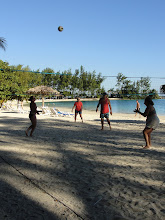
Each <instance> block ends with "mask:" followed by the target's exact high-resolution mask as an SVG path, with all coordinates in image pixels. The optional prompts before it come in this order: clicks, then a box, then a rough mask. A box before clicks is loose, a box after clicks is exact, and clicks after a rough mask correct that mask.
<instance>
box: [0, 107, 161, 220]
mask: <svg viewBox="0 0 165 220" xmlns="http://www.w3.org/2000/svg"><path fill="white" fill-rule="evenodd" d="M25 110H26V111H25V112H24V113H18V112H16V111H2V110H1V111H0V165H1V173H0V179H1V181H0V219H2V220H3V219H5V220H6V219H7V220H22V219H25V220H33V219H37V220H40V219H44V220H45V219H46V220H54V219H55V220H56V219H59V220H63V219H67V220H78V219H87V220H88V219H91V220H121V219H123V220H134V219H137V220H142V219H147V220H159V219H160V220H164V219H165V196H164V194H165V169H164V167H165V116H160V122H161V123H160V125H159V127H158V129H157V130H155V131H154V132H153V133H152V148H151V149H148V150H143V149H142V146H143V145H144V139H143V135H142V130H143V129H144V126H145V118H144V117H142V116H141V117H139V116H136V117H135V115H134V114H129V115H128V114H113V115H112V116H111V117H110V120H111V126H112V130H111V131H110V130H109V127H108V125H107V123H106V122H105V129H104V130H103V131H101V130H100V129H101V124H100V119H99V112H98V113H96V112H94V111H93V112H92V111H87V110H84V111H83V117H84V123H82V122H81V120H80V118H79V117H78V118H77V122H76V123H75V122H74V118H73V116H71V117H68V116H66V117H56V116H52V115H42V114H41V115H38V116H37V119H38V124H37V128H36V130H35V132H34V136H33V137H26V136H25V129H26V128H27V127H28V126H29V125H30V121H29V118H28V110H29V108H27V107H26V108H25ZM60 110H63V111H66V112H70V113H71V109H60Z"/></svg>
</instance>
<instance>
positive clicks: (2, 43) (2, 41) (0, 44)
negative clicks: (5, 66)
mask: <svg viewBox="0 0 165 220" xmlns="http://www.w3.org/2000/svg"><path fill="white" fill-rule="evenodd" d="M0 48H2V49H4V50H6V39H5V38H3V37H0Z"/></svg>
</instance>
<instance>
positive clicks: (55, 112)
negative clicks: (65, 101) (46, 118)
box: [50, 108, 60, 117]
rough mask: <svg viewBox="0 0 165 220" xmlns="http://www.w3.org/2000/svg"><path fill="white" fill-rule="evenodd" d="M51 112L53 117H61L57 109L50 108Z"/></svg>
mask: <svg viewBox="0 0 165 220" xmlns="http://www.w3.org/2000/svg"><path fill="white" fill-rule="evenodd" d="M50 112H51V116H56V117H58V116H60V115H59V114H58V112H57V111H56V109H55V108H50Z"/></svg>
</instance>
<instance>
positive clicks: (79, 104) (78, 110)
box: [72, 97, 83, 122]
mask: <svg viewBox="0 0 165 220" xmlns="http://www.w3.org/2000/svg"><path fill="white" fill-rule="evenodd" d="M74 108H75V122H76V118H77V115H78V114H79V115H80V118H81V120H82V122H83V117H82V109H83V104H82V102H81V101H80V98H79V97H78V98H77V102H75V103H74V106H73V108H72V112H73V109H74Z"/></svg>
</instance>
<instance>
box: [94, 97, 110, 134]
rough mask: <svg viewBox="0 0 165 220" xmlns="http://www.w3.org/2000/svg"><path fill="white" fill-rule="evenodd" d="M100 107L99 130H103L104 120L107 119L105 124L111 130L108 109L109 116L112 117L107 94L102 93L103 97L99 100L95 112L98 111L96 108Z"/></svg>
mask: <svg viewBox="0 0 165 220" xmlns="http://www.w3.org/2000/svg"><path fill="white" fill-rule="evenodd" d="M99 105H101V111H100V118H101V130H103V129H104V118H106V119H107V122H108V124H109V128H110V130H111V124H110V120H109V109H110V114H111V115H112V107H111V103H110V100H109V99H108V95H107V93H103V97H102V98H100V100H99V103H98V105H97V108H96V112H97V111H98V107H99Z"/></svg>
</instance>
